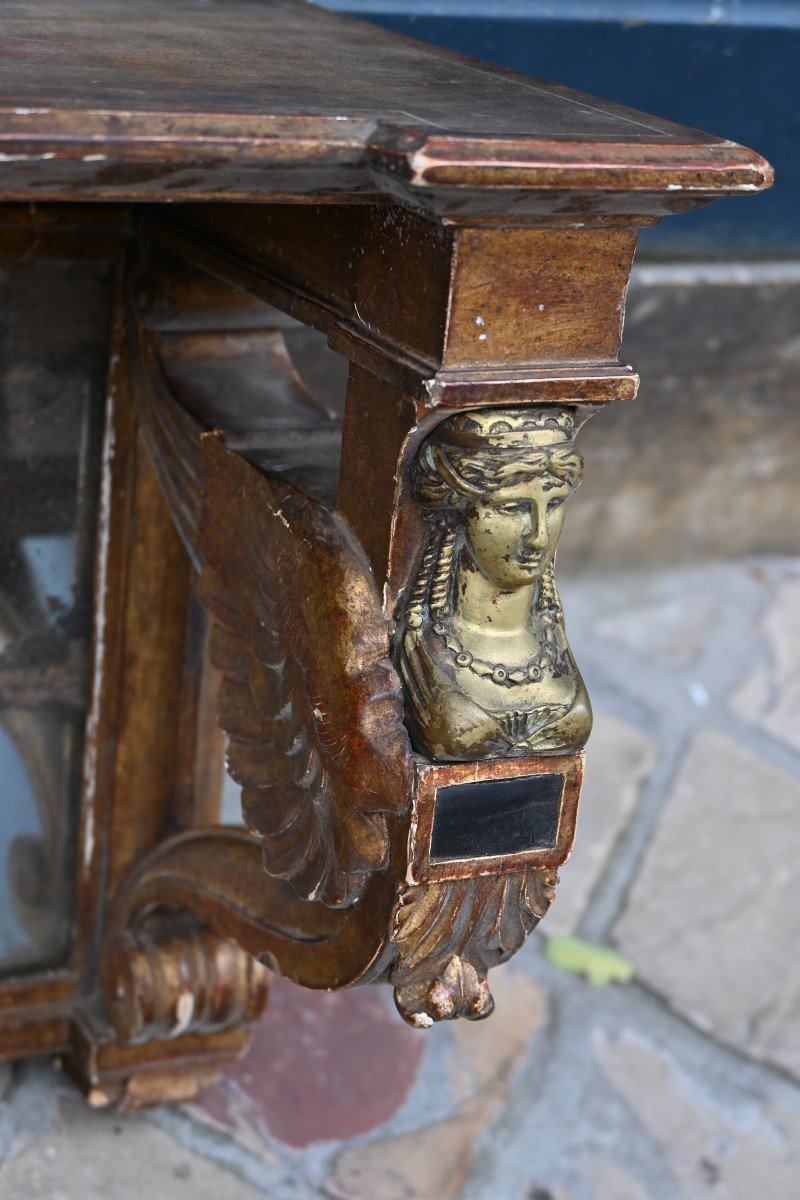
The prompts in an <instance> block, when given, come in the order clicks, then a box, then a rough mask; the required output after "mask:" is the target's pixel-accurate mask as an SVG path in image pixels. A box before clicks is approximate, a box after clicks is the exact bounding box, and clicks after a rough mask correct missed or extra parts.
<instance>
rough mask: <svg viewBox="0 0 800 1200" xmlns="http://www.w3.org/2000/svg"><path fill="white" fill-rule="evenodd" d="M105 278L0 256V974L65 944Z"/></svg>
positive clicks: (85, 266)
mask: <svg viewBox="0 0 800 1200" xmlns="http://www.w3.org/2000/svg"><path fill="white" fill-rule="evenodd" d="M109 305H110V271H109V268H108V266H107V265H105V264H100V263H93V262H88V263H75V262H71V263H66V262H53V261H13V262H0V974H2V975H9V974H16V973H19V972H22V971H27V970H30V969H34V968H37V967H43V966H50V965H57V964H59V963H62V962H63V961H64V960H65V959H66V957H67V955H68V953H69V946H70V928H71V921H72V893H73V881H74V869H73V856H74V849H75V843H76V837H77V828H78V815H79V802H80V785H81V757H82V748H83V731H84V724H85V717H86V704H87V682H88V661H89V641H90V634H91V615H92V574H93V563H94V540H95V524H96V507H97V493H98V468H99V459H100V441H101V435H102V414H103V396H104V390H105V375H106V364H107V343H108V322H109V311H110V309H109Z"/></svg>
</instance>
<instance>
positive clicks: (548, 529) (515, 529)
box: [466, 474, 572, 591]
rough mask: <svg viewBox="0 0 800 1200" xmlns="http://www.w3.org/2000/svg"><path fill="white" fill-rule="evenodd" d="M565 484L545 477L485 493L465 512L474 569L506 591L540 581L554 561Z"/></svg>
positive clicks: (562, 513)
mask: <svg viewBox="0 0 800 1200" xmlns="http://www.w3.org/2000/svg"><path fill="white" fill-rule="evenodd" d="M571 490H572V489H571V488H570V485H569V484H568V483H564V482H562V481H561V480H556V479H554V478H553V476H552V475H546V474H545V475H544V476H540V477H536V478H533V479H528V480H525V481H523V482H522V483H516V484H513V485H511V486H509V487H504V488H499V489H498V490H497V491H496V492H490V493H489V494H488V495H486V496H484V497H482V498H481V499H480V500H478V501H476V502H475V503H474V504H472V505H471V506H470V508H468V509H467V522H466V531H467V544H468V547H469V550H470V551H471V554H472V558H473V559H474V562H475V565H476V566H477V568H478V570H479V571H481V573H482V574H483V575H485V576H486V578H487V579H488V580H489V581H490V582H492V583H494V584H496V586H497V587H499V588H502V589H503V590H505V591H510V590H512V589H514V588H519V587H524V586H525V584H530V583H533V582H534V581H535V580H537V579H540V578H541V576H542V575H543V574H544V572H545V570H546V569H547V567H548V566H549V565H550V563H551V562H552V561H553V555H554V554H555V551H556V546H557V545H558V539H559V535H560V533H561V526H562V524H563V521H564V501H565V500H566V498H567V496H568V495H569V494H570V491H571Z"/></svg>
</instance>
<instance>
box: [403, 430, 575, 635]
mask: <svg viewBox="0 0 800 1200" xmlns="http://www.w3.org/2000/svg"><path fill="white" fill-rule="evenodd" d="M574 427H575V425H574V416H573V413H572V410H571V409H569V408H508V409H479V410H476V411H474V412H466V413H460V414H459V415H458V416H455V417H451V418H449V419H448V420H446V421H443V422H442V423H441V425H439V426H438V427H437V428H436V429H435V430H434V432H433V433H432V434H431V435H430V436H429V437H428V438H427V439H426V440H425V442H423V444H422V447H421V449H420V452H419V455H418V458H417V463H416V470H415V477H414V488H415V495H416V499H417V501H418V503H419V505H420V509H421V512H422V515H423V517H424V518H425V520H426V521H427V522H428V524H429V525H431V526H432V529H431V533H430V535H429V537H428V542H427V545H426V547H425V550H424V552H423V556H422V561H421V562H420V565H419V569H418V571H417V575H416V579H415V581H414V585H413V587H412V590H411V595H410V597H409V601H408V605H407V607H406V615H405V620H406V626H407V628H409V629H418V628H419V627H420V626H421V625H422V623H423V620H424V614H425V612H426V610H427V612H428V613H429V615H430V616H432V617H435V616H438V617H445V618H446V617H448V616H449V615H450V613H451V608H452V588H453V574H454V571H453V568H454V562H455V556H456V553H457V550H458V549H459V540H460V538H461V537H462V534H461V530H462V528H463V526H464V523H465V514H466V511H467V509H468V507H469V505H470V504H471V503H473V502H474V501H476V500H478V499H480V498H481V497H482V496H487V495H489V494H491V493H492V492H495V491H498V490H499V489H500V488H505V487H513V486H514V485H516V484H519V483H522V482H523V481H524V480H526V479H530V478H531V477H532V476H535V477H537V478H541V479H543V480H544V486H545V488H546V487H547V486H548V480H550V481H551V483H550V486H552V487H557V486H559V485H560V484H562V483H567V484H569V486H570V487H571V488H575V487H577V486H578V484H579V483H580V479H581V475H582V473H583V458H582V457H581V453H580V451H579V450H578V449H577V447H576V446H575V443H574V441H573V435H574ZM537 606H538V607H539V608H540V609H541V610H543V611H548V610H549V611H552V612H553V613H554V614H557V615H559V616H560V605H559V602H558V595H557V592H556V589H555V581H554V578H553V574H552V569H550V570H548V573H547V576H546V578H545V579H544V580H543V581H542V587H541V589H540V594H539V600H538V602H537Z"/></svg>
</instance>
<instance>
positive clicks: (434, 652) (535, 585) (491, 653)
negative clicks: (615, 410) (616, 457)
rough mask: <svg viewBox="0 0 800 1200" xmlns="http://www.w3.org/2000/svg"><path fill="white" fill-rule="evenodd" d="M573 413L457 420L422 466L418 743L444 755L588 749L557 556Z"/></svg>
mask: <svg viewBox="0 0 800 1200" xmlns="http://www.w3.org/2000/svg"><path fill="white" fill-rule="evenodd" d="M573 429H574V417H573V414H572V412H571V411H570V410H569V409H563V408H556V407H554V408H551V409H546V408H530V409H523V408H519V409H505V408H499V409H479V410H477V411H476V412H468V413H465V414H463V415H462V416H459V417H450V418H449V419H448V420H447V421H445V422H443V423H442V424H441V425H440V426H439V427H438V428H437V429H436V431H435V432H434V433H433V434H431V435H430V436H429V437H428V438H426V440H425V442H424V443H423V445H422V448H421V449H420V451H419V454H418V456H417V460H416V463H415V465H414V471H413V474H414V485H415V493H416V498H417V502H418V504H419V505H420V509H421V511H422V513H423V515H424V518H425V521H426V524H427V525H428V526H429V528H430V533H429V535H428V539H427V542H426V544H425V548H424V551H423V554H422V557H421V559H420V562H419V565H418V567H417V569H416V572H415V575H414V579H413V582H412V584H411V588H410V594H409V597H408V601H407V602H406V605H405V611H404V615H403V628H402V633H401V636H400V638H399V647H400V650H399V654H400V668H401V672H402V677H403V682H404V684H405V687H406V692H407V696H408V702H409V709H410V716H411V722H412V728H413V729H414V730H415V733H416V741H417V748H418V749H419V750H420V751H421V752H422V753H426V754H428V755H429V756H430V757H431V758H432V759H434V760H441V759H455V760H461V759H485V758H494V757H495V756H501V757H505V756H507V755H514V754H524V753H530V752H532V751H540V752H552V751H563V750H577V749H580V748H581V747H582V746H583V745H584V743H585V742H586V740H587V738H588V736H589V731H590V729H591V722H592V717H591V709H590V707H589V699H588V696H587V694H586V688H585V687H584V684H583V680H582V679H581V677H580V674H579V673H578V669H577V667H576V666H575V662H574V660H573V658H572V653H571V651H570V649H569V646H568V645H567V641H566V636H565V634H564V624H563V613H562V610H561V601H560V600H559V596H558V589H557V587H556V582H555V562H554V559H555V552H556V546H557V544H558V538H559V535H560V533H561V526H562V524H563V520H564V505H565V501H566V500H567V498H568V497H569V495H570V494H571V493H572V491H573V490H574V489H575V488H576V487H577V486H578V484H579V483H580V479H581V474H582V472H583V459H582V457H581V454H580V452H579V451H578V449H577V448H576V446H575V444H574V441H573Z"/></svg>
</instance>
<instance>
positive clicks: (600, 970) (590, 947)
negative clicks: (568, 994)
mask: <svg viewBox="0 0 800 1200" xmlns="http://www.w3.org/2000/svg"><path fill="white" fill-rule="evenodd" d="M545 954H546V955H547V957H548V958H549V959H550V962H551V963H552V964H553V965H554V966H556V967H558V969H559V970H560V971H568V972H569V974H571V975H583V976H585V978H586V979H587V980H588V981H589V983H590V984H591V985H592V987H601V986H602V985H603V984H604V983H630V981H631V979H633V964H632V963H630V962H628V960H627V958H625V957H624V956H623V955H622V954H620V952H619V951H618V950H614V949H612V947H611V946H598V945H597V944H596V943H595V942H584V941H583V940H582V939H581V938H574V937H551V938H548V939H547V944H546V946H545Z"/></svg>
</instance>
